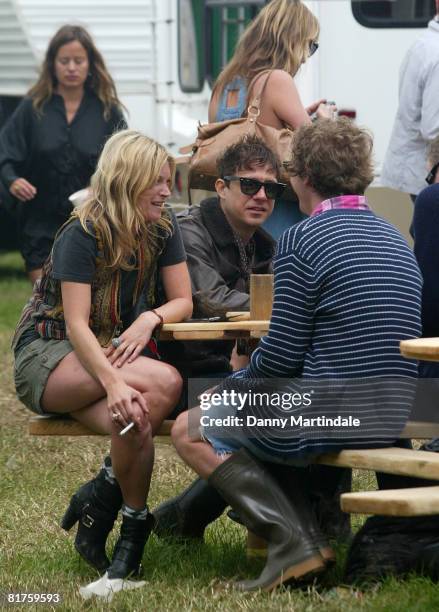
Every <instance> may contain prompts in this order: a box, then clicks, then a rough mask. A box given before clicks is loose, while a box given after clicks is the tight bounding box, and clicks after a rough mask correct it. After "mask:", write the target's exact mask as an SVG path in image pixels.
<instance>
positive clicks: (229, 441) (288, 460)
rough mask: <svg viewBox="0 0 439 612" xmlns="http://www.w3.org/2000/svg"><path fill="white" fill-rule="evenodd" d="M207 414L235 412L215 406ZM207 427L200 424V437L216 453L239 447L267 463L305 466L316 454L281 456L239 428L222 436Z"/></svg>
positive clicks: (228, 451) (221, 406) (232, 451)
mask: <svg viewBox="0 0 439 612" xmlns="http://www.w3.org/2000/svg"><path fill="white" fill-rule="evenodd" d="M209 415H210V416H211V417H213V418H216V417H224V416H226V415H230V416H236V413H235V412H234V411H232V410H231V408H230V406H227V407H226V406H223V405H220V406H215V407H214V408H211V409H210V410H209ZM209 429H210V428H209V427H204V426H203V425H200V427H199V432H200V435H201V438H202V439H203V440H204V441H205V442H208V443H209V444H210V445H211V446H212V448H213V449H214V451H215V453H216V454H217V455H220V456H223V455H229V454H231V453H236V452H237V451H238V450H239V449H240V448H245V449H247V450H248V451H249V452H250V453H251V454H252V455H253V456H254V457H256V458H257V459H259V460H260V461H264V462H268V463H278V464H281V465H291V466H294V467H307V466H308V465H310V464H311V463H313V459H314V458H315V456H316V455H308V456H305V457H303V456H300V457H298V456H294V455H293V456H292V455H289V456H282V455H278V454H275V453H270V452H267V451H265V450H264V449H263V448H261V445H260V444H258V443H257V440H254V439H253V438H250V437H248V435H246V433H245V432H244V431H243V430H242V429H240V428H233V429H231V430H228V432H227V435H225V436H224V437H223V436H221V434H220V435H218V429H216V430H215V428H214V429H213V430H212V429H210V431H209Z"/></svg>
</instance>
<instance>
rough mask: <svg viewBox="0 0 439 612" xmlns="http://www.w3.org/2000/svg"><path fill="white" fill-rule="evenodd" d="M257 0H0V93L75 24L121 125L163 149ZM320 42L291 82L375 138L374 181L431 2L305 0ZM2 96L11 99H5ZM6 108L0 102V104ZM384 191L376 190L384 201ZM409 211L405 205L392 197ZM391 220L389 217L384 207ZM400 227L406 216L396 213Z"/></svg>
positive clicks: (189, 122)
mask: <svg viewBox="0 0 439 612" xmlns="http://www.w3.org/2000/svg"><path fill="white" fill-rule="evenodd" d="M264 4H266V0H126V1H125V2H120V0H94V1H89V0H43V1H42V0H0V100H3V101H8V100H11V99H16V98H17V97H21V96H23V95H24V94H25V93H26V91H27V89H28V88H29V86H30V85H31V83H33V82H34V81H35V78H36V75H37V71H38V66H39V64H40V62H41V59H42V56H43V54H44V51H45V49H46V47H47V43H48V40H49V39H50V37H51V36H52V35H53V33H54V32H55V31H56V29H57V28H58V27H60V26H61V25H63V24H65V23H69V22H74V23H81V24H83V25H85V26H86V27H87V28H88V29H89V30H90V32H91V34H92V35H93V37H94V38H95V40H96V42H97V45H98V47H99V49H100V50H101V51H102V53H103V55H104V57H105V60H106V62H107V65H108V67H109V69H110V71H111V74H112V75H113V77H114V79H115V82H116V86H117V89H118V92H119V95H120V97H121V99H122V102H123V103H124V104H125V106H126V107H127V109H128V112H129V115H128V122H129V124H130V126H131V127H134V128H138V129H141V130H142V131H144V132H145V133H147V134H149V135H150V136H152V137H154V138H156V139H158V140H159V141H160V142H162V143H163V144H165V145H166V146H167V147H169V149H170V150H171V151H172V152H173V153H177V152H178V148H179V147H180V146H182V145H186V144H188V143H190V142H192V141H193V139H194V136H195V134H196V125H197V122H198V120H200V121H202V122H204V121H206V120H207V107H208V101H209V97H210V92H211V84H212V81H213V80H214V78H215V77H216V75H217V74H218V72H219V70H220V69H221V67H222V66H223V65H224V63H225V62H226V61H227V59H228V58H229V57H230V55H231V54H232V52H233V48H234V44H235V42H236V39H237V37H238V35H239V34H240V32H241V31H242V30H243V29H244V27H245V25H246V24H247V23H248V21H249V20H250V19H251V18H252V17H253V16H254V15H255V14H256V13H257V11H258V10H260V9H261V7H262V6H263V5H264ZM307 4H308V6H309V7H310V8H311V10H312V11H313V12H314V13H315V14H316V15H317V17H318V18H319V21H320V24H321V35H320V49H319V51H318V53H316V54H315V55H314V56H313V57H312V58H311V59H310V60H309V61H308V62H307V64H306V65H305V66H304V67H303V68H302V69H301V71H300V73H299V75H298V77H297V82H298V86H299V90H300V92H301V95H302V98H303V101H304V102H305V104H307V103H309V102H312V101H313V100H316V99H318V98H320V97H327V98H328V99H331V100H335V101H336V103H337V105H338V107H339V109H342V110H348V111H353V112H354V113H355V115H356V119H357V121H358V123H360V124H362V125H366V126H368V127H369V128H370V129H371V130H372V132H373V133H374V137H375V158H376V162H377V181H376V185H379V173H380V168H381V164H382V161H383V158H384V154H385V151H386V148H387V144H388V140H389V136H390V132H391V129H392V125H393V119H394V116H395V113H396V109H397V102H398V72H399V65H400V63H401V61H402V58H403V56H404V54H405V53H406V51H407V49H408V48H409V46H410V45H411V44H412V42H413V41H414V40H415V39H416V38H417V37H418V36H419V35H420V33H421V32H422V30H423V28H424V27H425V26H426V24H427V22H428V20H429V19H430V18H431V17H432V15H433V14H434V0H392V1H381V0H374V1H373V2H370V1H369V2H363V1H360V0H353V1H350V0H312V1H309V2H307ZM11 97H12V98H11ZM6 106H7V105H6ZM388 197H389V195H388V193H387V191H386V199H388ZM397 206H398V207H399V210H398V214H400V212H401V210H402V208H404V207H405V208H406V212H407V214H408V215H410V212H411V211H410V205H409V204H408V203H407V202H405V204H404V205H403V206H402V208H401V205H400V204H398V205H397ZM387 216H390V217H392V220H394V221H395V219H394V218H393V213H392V214H390V215H389V214H387ZM397 222H398V225H400V227H403V229H406V227H405V226H406V225H407V223H408V221H407V218H403V219H402V220H397Z"/></svg>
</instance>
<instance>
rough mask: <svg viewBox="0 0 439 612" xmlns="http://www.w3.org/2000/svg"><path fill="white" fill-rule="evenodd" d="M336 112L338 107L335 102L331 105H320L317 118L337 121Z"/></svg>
mask: <svg viewBox="0 0 439 612" xmlns="http://www.w3.org/2000/svg"><path fill="white" fill-rule="evenodd" d="M336 112H337V107H336V105H335V104H334V103H333V102H331V103H329V104H320V105H319V107H318V108H317V110H316V116H317V118H318V119H335V113H336Z"/></svg>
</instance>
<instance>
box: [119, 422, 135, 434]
mask: <svg viewBox="0 0 439 612" xmlns="http://www.w3.org/2000/svg"><path fill="white" fill-rule="evenodd" d="M133 427H134V423H133V422H131V423H128V425H127V426H126V427H124V428H123V429H122V431H120V432H119V436H124V435H125V434H126V433H127V432H128V431H129V430H130V429H132V428H133Z"/></svg>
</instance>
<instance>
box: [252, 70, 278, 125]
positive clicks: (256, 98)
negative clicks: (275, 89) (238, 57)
mask: <svg viewBox="0 0 439 612" xmlns="http://www.w3.org/2000/svg"><path fill="white" fill-rule="evenodd" d="M272 72H273V70H264V71H263V72H260V73H259V74H257V75H256V76H255V77H253V79H252V80H251V81H250V84H249V86H248V91H249V92H250V91H251V89H252V87H253V84H254V83H255V81H256V80H257V79H259V78H260V76H261V75H262V74H265V77H264V78H263V79H262V85H261V87H260V89H259V92H257V93H254V94H253V96H252V99H251V100H250V103H249V104H248V109H247V114H248V115H256V116H257V115H259V113H260V112H261V99H262V95H263V93H264V91H265V88H266V86H267V83H268V80H269V78H270V76H271V74H272ZM251 109H253V110H256V111H257V112H251Z"/></svg>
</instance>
